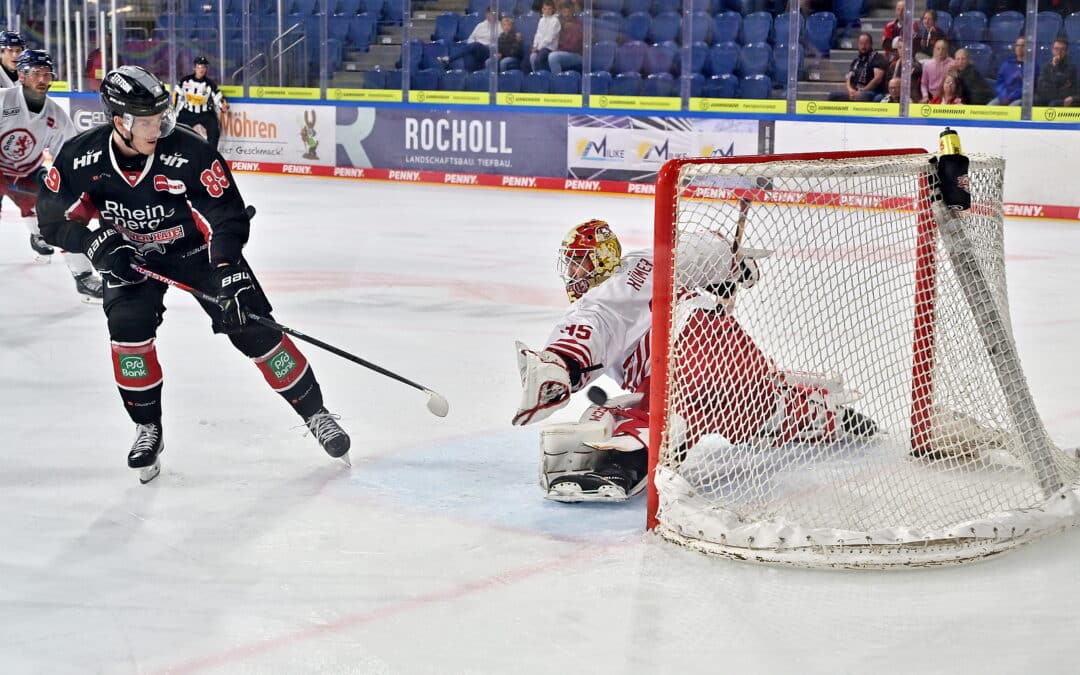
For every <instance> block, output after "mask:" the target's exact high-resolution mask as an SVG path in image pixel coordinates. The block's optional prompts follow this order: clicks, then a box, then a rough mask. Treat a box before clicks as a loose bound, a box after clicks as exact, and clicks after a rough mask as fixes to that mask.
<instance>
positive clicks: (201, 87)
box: [175, 75, 225, 114]
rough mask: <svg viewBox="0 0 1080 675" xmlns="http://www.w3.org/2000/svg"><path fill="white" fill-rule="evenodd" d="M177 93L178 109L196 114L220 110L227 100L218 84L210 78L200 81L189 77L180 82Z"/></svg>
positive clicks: (192, 76) (191, 76)
mask: <svg viewBox="0 0 1080 675" xmlns="http://www.w3.org/2000/svg"><path fill="white" fill-rule="evenodd" d="M175 92H176V94H175V96H176V103H177V106H178V108H179V109H180V110H187V111H189V112H193V113H196V114H199V113H206V112H211V113H212V112H214V111H215V110H220V109H221V107H222V106H221V104H222V102H223V101H224V100H225V99H224V97H223V96H222V95H221V90H220V89H218V86H217V83H216V82H214V81H213V80H211V79H210V78H209V77H204V78H202V79H199V78H197V77H195V76H194V75H188V76H186V77H184V79H182V80H180V84H179V85H178V86H177V87H176V89H175Z"/></svg>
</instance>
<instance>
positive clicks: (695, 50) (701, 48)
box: [690, 42, 709, 73]
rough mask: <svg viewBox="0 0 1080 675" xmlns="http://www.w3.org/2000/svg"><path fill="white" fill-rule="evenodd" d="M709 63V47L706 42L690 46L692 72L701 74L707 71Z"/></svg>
mask: <svg viewBox="0 0 1080 675" xmlns="http://www.w3.org/2000/svg"><path fill="white" fill-rule="evenodd" d="M708 61H709V45H708V44H706V43H704V42H695V43H694V44H692V45H690V72H691V73H700V72H701V71H703V70H705V64H706V63H708Z"/></svg>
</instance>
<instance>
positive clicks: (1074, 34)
mask: <svg viewBox="0 0 1080 675" xmlns="http://www.w3.org/2000/svg"><path fill="white" fill-rule="evenodd" d="M1065 37H1066V39H1068V41H1069V42H1080V12H1074V13H1072V14H1070V15H1069V16H1067V17H1065ZM1077 56H1080V55H1074V56H1073V58H1074V59H1075V58H1076V57H1077Z"/></svg>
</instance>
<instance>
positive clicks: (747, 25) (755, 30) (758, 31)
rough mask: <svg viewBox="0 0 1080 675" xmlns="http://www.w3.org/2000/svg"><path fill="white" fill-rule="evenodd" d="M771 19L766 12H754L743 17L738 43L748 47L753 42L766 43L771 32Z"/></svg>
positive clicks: (770, 15)
mask: <svg viewBox="0 0 1080 675" xmlns="http://www.w3.org/2000/svg"><path fill="white" fill-rule="evenodd" d="M772 24H773V18H772V14H769V13H768V12H754V13H753V14H747V15H746V16H744V17H743V21H742V34H741V36H740V37H739V43H740V44H744V45H748V44H751V43H753V42H768V40H769V33H771V32H772Z"/></svg>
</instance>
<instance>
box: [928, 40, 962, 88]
mask: <svg viewBox="0 0 1080 675" xmlns="http://www.w3.org/2000/svg"><path fill="white" fill-rule="evenodd" d="M954 63H955V62H954V61H953V60H952V59H950V58H949V41H948V40H938V41H937V42H935V43H934V58H932V59H930V60H929V61H924V62H923V72H922V97H923V100H924V101H929V100H931V99H933V98H935V97H937V96H938V95H940V94H941V84H942V82H944V81H945V74H946V73H948V72H949V70H950V69H952V67H953V64H954Z"/></svg>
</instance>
